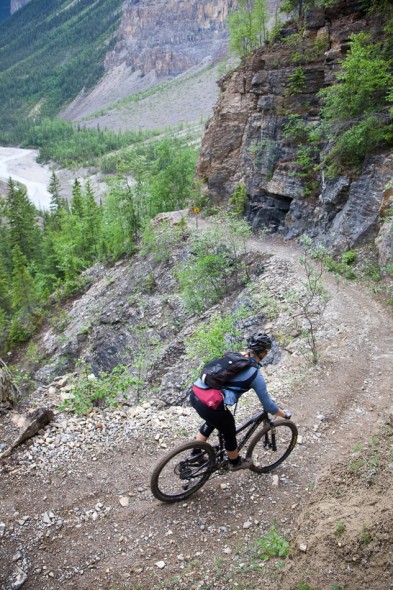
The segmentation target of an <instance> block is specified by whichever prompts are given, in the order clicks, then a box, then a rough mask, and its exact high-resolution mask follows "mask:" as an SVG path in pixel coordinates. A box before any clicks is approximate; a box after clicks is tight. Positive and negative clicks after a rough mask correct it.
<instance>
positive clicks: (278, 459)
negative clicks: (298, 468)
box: [246, 420, 298, 473]
mask: <svg viewBox="0 0 393 590" xmlns="http://www.w3.org/2000/svg"><path fill="white" fill-rule="evenodd" d="M273 424H274V426H271V425H270V424H267V425H266V426H265V427H264V428H263V429H262V430H261V431H259V432H258V433H257V434H256V435H255V436H254V437H253V438H252V439H251V440H250V443H249V445H248V448H247V453H246V457H247V458H248V459H252V461H253V464H252V466H251V467H250V469H251V471H254V472H255V473H269V471H272V470H273V469H275V468H276V467H277V466H278V465H280V463H282V462H283V461H285V459H286V458H287V457H288V455H290V453H291V452H292V450H293V448H294V447H295V445H296V441H297V434H298V430H297V427H296V425H295V424H294V423H293V422H291V421H289V420H276V421H275V422H274V423H273ZM273 429H274V432H275V443H276V446H277V449H276V450H274V449H273V448H272V447H273V445H272V434H273Z"/></svg>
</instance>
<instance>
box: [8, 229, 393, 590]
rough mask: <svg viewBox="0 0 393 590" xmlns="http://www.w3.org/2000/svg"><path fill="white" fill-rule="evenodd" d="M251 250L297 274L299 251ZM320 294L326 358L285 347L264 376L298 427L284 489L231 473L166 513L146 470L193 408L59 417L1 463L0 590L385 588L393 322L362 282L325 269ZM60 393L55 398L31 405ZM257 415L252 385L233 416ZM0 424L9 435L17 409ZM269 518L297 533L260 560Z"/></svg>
mask: <svg viewBox="0 0 393 590" xmlns="http://www.w3.org/2000/svg"><path fill="white" fill-rule="evenodd" d="M250 245H251V247H252V248H254V249H258V250H259V251H263V252H270V253H271V254H272V255H273V258H272V259H271V260H272V262H273V263H275V264H277V266H278V268H280V269H281V270H280V272H281V273H282V279H283V280H284V279H285V277H286V276H288V277H289V269H290V271H291V281H292V280H293V276H296V277H297V280H299V281H301V280H302V269H301V267H300V266H299V265H298V262H297V261H298V255H299V253H298V252H297V251H296V248H295V247H294V246H293V245H292V244H285V243H281V242H280V241H278V240H272V239H270V238H267V237H266V238H263V239H262V240H254V241H253V242H252V243H251V244H250ZM326 285H327V288H328V289H329V292H330V295H331V300H330V302H329V305H328V308H327V311H326V314H325V319H324V330H325V334H326V338H325V339H324V342H323V343H322V346H321V353H322V355H321V360H320V363H319V365H318V366H317V367H311V366H310V365H309V364H307V363H306V362H305V360H304V358H303V357H302V356H300V355H299V354H297V353H295V352H293V351H292V352H291V350H290V347H289V350H288V351H287V353H286V354H285V355H283V362H282V364H281V365H278V366H276V367H268V368H267V370H266V377H267V382H268V385H269V387H270V389H271V391H272V393H274V395H275V397H276V399H277V400H278V401H279V402H280V403H281V404H282V405H285V406H286V407H289V408H291V409H292V411H293V417H294V421H295V422H296V423H297V424H298V426H299V433H300V441H299V443H300V444H298V445H297V447H296V448H295V450H294V452H293V453H292V455H291V456H290V457H289V458H288V460H287V461H286V462H284V463H283V465H282V466H281V467H279V468H278V470H277V473H276V475H278V476H279V478H278V482H277V480H276V479H273V477H272V475H266V476H257V475H255V474H253V473H251V472H240V473H235V474H228V475H225V476H222V477H220V478H212V479H211V480H210V481H209V482H208V483H207V484H206V485H205V486H204V488H203V489H202V490H201V491H200V492H198V493H197V494H195V495H194V496H192V497H191V498H190V499H189V500H188V501H185V502H181V503H179V504H175V505H163V504H161V503H159V502H158V501H156V500H155V499H154V498H153V497H152V496H151V493H150V490H149V476H150V473H151V471H152V469H153V467H154V465H155V463H157V461H158V458H159V457H160V456H161V455H162V454H163V453H165V452H166V450H167V449H168V448H170V447H172V446H173V445H175V444H178V443H180V442H182V441H183V440H186V439H188V438H190V437H192V436H193V434H194V432H195V430H196V428H197V425H198V422H199V421H198V420H197V419H196V417H195V416H194V414H193V412H192V411H191V409H190V408H172V409H166V410H165V409H164V410H156V409H154V408H153V407H152V406H151V405H150V404H149V402H148V403H146V404H145V405H144V406H143V407H141V408H139V409H135V408H130V409H127V408H125V409H124V410H115V411H107V412H100V411H95V412H93V413H91V414H90V415H88V416H87V417H82V418H78V417H72V416H70V415H68V414H61V413H60V414H58V415H57V416H56V420H55V422H54V423H53V424H52V425H51V426H50V427H47V429H45V431H43V432H41V433H40V434H39V436H38V437H37V438H36V439H35V440H33V441H32V443H31V446H28V445H26V446H24V447H20V448H19V450H17V451H15V452H14V454H13V455H12V457H11V459H8V460H6V461H4V463H3V466H2V474H1V479H2V482H1V492H0V493H1V496H0V502H1V511H0V514H1V515H2V516H1V521H2V524H0V535H1V549H0V551H1V559H0V563H1V566H0V577H1V580H2V584H3V586H2V587H3V588H4V589H5V590H8V589H11V588H13V589H15V588H17V587H21V586H18V585H17V583H18V580H19V582H23V588H24V589H26V590H38V589H39V590H57V589H60V588H62V589H64V588H67V589H68V588H69V589H71V588H78V589H81V590H83V589H86V590H87V589H91V588H92V587H95V588H97V590H98V589H105V590H115V589H116V590H118V589H120V588H121V589H127V590H131V589H133V590H136V589H138V590H147V589H153V588H154V589H159V588H160V589H167V590H169V589H179V590H180V589H204V590H207V589H216V590H218V589H220V590H236V589H239V588H242V589H249V590H251V589H252V590H257V589H262V588H265V587H269V588H273V589H277V590H278V589H285V590H287V589H288V590H289V589H291V590H294V589H295V588H296V589H297V590H300V588H302V590H310V589H312V590H330V589H333V588H335V589H336V590H338V589H339V588H341V589H345V590H388V589H390V588H393V585H392V580H393V579H392V569H391V554H390V553H389V551H391V548H392V544H391V541H392V530H393V527H392V498H391V494H392V492H391V490H392V485H391V482H392V456H391V446H390V445H389V443H388V441H389V440H391V436H390V435H391V428H392V427H391V426H383V424H384V423H385V422H386V420H387V418H388V415H389V410H390V408H391V406H392V381H391V366H392V351H393V321H392V317H391V314H390V313H389V312H388V311H387V310H385V309H384V308H383V307H382V306H381V305H380V304H379V303H378V302H376V301H375V300H374V299H373V297H372V296H371V294H370V293H369V292H368V291H366V290H364V289H363V288H362V287H361V286H359V285H354V284H349V283H346V282H345V281H341V282H340V284H339V285H337V283H336V281H335V279H334V278H333V277H330V276H328V277H326ZM277 321H278V323H275V324H274V325H272V326H271V328H272V331H273V332H275V331H276V332H277V331H278V329H279V320H277ZM55 395H57V394H56V391H54V390H52V391H49V389H48V390H47V391H46V392H44V393H43V394H42V398H41V399H37V400H36V403H37V404H44V403H48V402H49V401H51V396H52V401H53V396H55ZM255 406H256V400H255V396H253V395H252V393H251V392H250V393H249V394H247V396H246V397H245V398H242V403H241V404H240V408H239V414H238V420H241V418H242V417H244V416H246V415H249V414H250V413H251V412H252V410H253V408H254V407H255ZM1 421H2V426H3V428H4V431H3V432H7V433H10V432H11V430H12V428H13V424H12V422H11V415H10V414H9V413H7V414H6V415H4V416H2V417H1ZM381 428H382V430H381ZM15 430H16V428H15ZM377 431H378V436H379V439H378V440H377V439H376V438H374V439H373V438H372V437H373V435H374V434H375V433H376V432H377ZM389 437H390V438H389ZM337 463H338V466H337V467H336V464H337ZM352 464H353V465H352ZM351 465H352V466H351ZM272 525H274V526H275V527H276V529H277V530H278V531H279V533H280V535H281V536H282V537H285V538H287V539H289V540H290V543H291V547H292V551H291V557H290V559H289V560H288V561H287V563H286V565H284V563H283V562H282V560H280V559H276V558H273V559H270V560H268V561H264V560H263V559H261V552H260V549H259V546H258V540H260V539H261V538H264V537H265V536H266V534H267V533H268V531H269V530H270V528H271V526H272ZM283 566H284V570H282V567H283ZM282 571H283V572H284V575H283V576H282V575H281V574H282ZM18 576H19V578H18ZM12 584H14V585H12ZM301 584H303V586H302V585H301Z"/></svg>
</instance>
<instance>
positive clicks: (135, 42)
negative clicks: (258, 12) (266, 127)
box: [105, 0, 234, 77]
mask: <svg viewBox="0 0 393 590" xmlns="http://www.w3.org/2000/svg"><path fill="white" fill-rule="evenodd" d="M233 5H234V1H233V0H204V1H203V2H199V1H197V0H182V1H180V2H179V1H178V0H169V1H165V2H164V1H163V0H160V1H156V2H151V1H150V0H140V1H138V0H130V1H129V2H127V3H126V5H125V7H124V11H123V17H122V20H121V25H120V29H119V31H118V41H117V43H116V46H115V48H114V50H113V51H112V52H111V53H110V54H108V56H107V58H106V62H105V65H106V68H107V69H112V68H114V67H117V66H119V65H120V64H122V63H126V65H127V66H128V67H130V68H131V69H132V70H138V71H139V72H141V75H145V74H147V73H149V72H151V71H154V72H155V73H156V74H157V75H158V76H159V77H167V76H177V75H178V74H180V73H182V72H184V71H185V70H188V69H190V68H191V67H193V66H195V65H198V64H199V63H201V62H202V61H204V60H206V59H210V60H211V61H213V62H215V61H217V60H219V59H221V58H222V57H223V56H224V55H225V54H226V50H227V32H226V18H227V15H228V10H229V9H230V8H232V6H233Z"/></svg>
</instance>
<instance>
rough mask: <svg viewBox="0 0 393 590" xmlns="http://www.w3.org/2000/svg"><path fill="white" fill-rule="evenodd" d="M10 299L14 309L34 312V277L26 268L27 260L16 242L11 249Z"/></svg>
mask: <svg viewBox="0 0 393 590" xmlns="http://www.w3.org/2000/svg"><path fill="white" fill-rule="evenodd" d="M12 266H13V271H12V289H11V293H12V299H11V304H12V307H13V309H14V310H16V311H19V310H26V311H28V312H29V313H30V314H32V313H33V312H34V306H35V304H36V302H37V298H36V293H35V284H34V279H33V277H32V276H31V274H30V272H29V270H28V261H27V258H26V256H25V255H24V254H23V253H22V250H21V248H20V246H19V245H18V244H16V245H15V246H14V247H13V249H12Z"/></svg>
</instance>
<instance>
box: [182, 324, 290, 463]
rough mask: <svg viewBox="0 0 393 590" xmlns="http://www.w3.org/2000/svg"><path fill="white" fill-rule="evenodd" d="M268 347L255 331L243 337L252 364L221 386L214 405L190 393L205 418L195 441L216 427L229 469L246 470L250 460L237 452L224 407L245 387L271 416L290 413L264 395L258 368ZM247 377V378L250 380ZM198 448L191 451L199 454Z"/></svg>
mask: <svg viewBox="0 0 393 590" xmlns="http://www.w3.org/2000/svg"><path fill="white" fill-rule="evenodd" d="M271 347H272V340H271V338H270V337H269V336H267V334H263V333H261V332H255V333H254V334H252V335H251V336H250V337H249V338H248V339H247V350H246V351H245V352H244V353H243V354H244V356H246V357H248V358H250V359H251V361H252V365H251V366H249V367H246V368H245V369H243V370H242V371H240V372H239V373H237V374H236V375H235V376H233V377H232V378H231V379H230V380H229V381H228V384H227V385H226V386H225V387H224V388H223V389H222V393H223V394H224V399H223V401H222V402H221V403H220V405H219V406H218V407H217V409H214V410H213V409H212V408H210V407H208V406H207V405H206V404H205V403H203V402H202V401H201V400H200V399H198V397H197V396H196V395H195V393H194V392H193V391H192V392H191V394H190V403H191V405H192V407H193V408H194V409H195V410H196V412H197V413H198V414H199V416H200V417H201V418H202V419H203V420H205V422H204V424H202V426H201V427H200V429H199V432H198V434H197V436H196V440H198V441H206V440H207V439H208V438H209V436H210V435H211V433H212V432H213V430H214V429H215V428H217V430H219V431H220V432H221V433H222V435H223V437H224V444H225V450H226V453H227V455H228V459H229V470H230V471H238V470H239V469H249V468H250V467H251V465H252V460H251V459H246V458H244V457H241V456H240V455H239V452H238V450H237V440H236V426H235V419H234V417H233V414H232V412H230V411H229V410H228V406H232V405H234V404H236V403H237V401H238V399H239V397H240V396H241V395H242V394H243V393H244V392H245V391H248V389H251V388H252V389H254V391H255V393H256V394H257V396H258V398H259V400H260V402H261V404H262V406H263V408H264V410H266V411H267V412H269V414H272V415H274V416H280V417H281V418H287V419H289V418H290V417H291V413H290V412H289V411H288V410H281V409H280V408H279V407H278V405H277V404H276V403H275V402H274V401H273V400H272V398H271V397H270V395H269V394H268V391H267V388H266V383H265V379H264V378H263V376H262V374H261V373H260V371H259V367H260V366H261V364H260V363H261V361H262V360H263V359H264V358H265V356H266V355H267V354H268V352H269V350H270V349H271ZM250 380H251V381H250ZM194 385H195V386H196V387H198V388H201V389H209V387H208V386H207V385H205V383H204V382H203V381H202V379H200V378H199V379H197V381H195V383H194ZM199 452H200V451H199V450H198V451H197V452H196V453H195V454H197V453H199Z"/></svg>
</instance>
